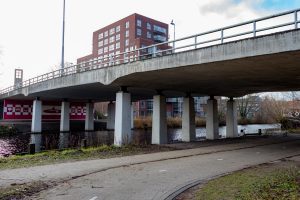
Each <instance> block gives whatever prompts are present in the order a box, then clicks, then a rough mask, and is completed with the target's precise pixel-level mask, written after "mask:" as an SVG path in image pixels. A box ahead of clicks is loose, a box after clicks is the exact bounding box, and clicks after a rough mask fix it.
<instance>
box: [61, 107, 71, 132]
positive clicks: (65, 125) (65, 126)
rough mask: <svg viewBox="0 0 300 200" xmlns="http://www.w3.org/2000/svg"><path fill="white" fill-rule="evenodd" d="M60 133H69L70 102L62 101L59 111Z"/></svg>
mask: <svg viewBox="0 0 300 200" xmlns="http://www.w3.org/2000/svg"><path fill="white" fill-rule="evenodd" d="M60 131H61V132H68V131H70V102H67V101H63V102H62V103H61V111H60Z"/></svg>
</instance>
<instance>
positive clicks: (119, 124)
mask: <svg viewBox="0 0 300 200" xmlns="http://www.w3.org/2000/svg"><path fill="white" fill-rule="evenodd" d="M298 13H299V9H298V10H293V11H288V12H285V13H280V14H278V15H273V16H269V17H265V18H261V19H256V20H252V21H249V22H245V23H241V24H237V25H233V26H229V27H224V28H221V29H217V30H213V31H209V32H206V33H200V34H197V35H193V36H189V37H186V38H181V39H178V40H175V41H169V42H165V43H161V44H157V45H152V46H149V47H145V48H141V49H135V50H133V51H131V52H123V53H121V54H119V55H115V56H114V57H110V58H109V59H107V60H96V61H91V62H87V63H80V64H77V65H74V66H71V67H69V68H65V69H64V70H57V71H54V72H51V73H47V74H44V75H41V76H38V77H35V78H33V79H29V80H27V81H24V82H23V83H21V84H19V85H15V86H12V87H10V88H7V89H5V90H2V91H1V92H0V99H31V100H34V104H33V115H32V116H33V117H32V132H40V131H41V106H42V101H44V100H61V101H62V106H61V131H69V128H70V126H69V109H70V106H69V104H70V101H83V100H84V101H86V102H87V104H86V126H85V127H86V130H93V128H94V126H93V102H101V101H112V102H113V101H115V103H110V104H109V107H108V109H109V110H108V113H109V116H108V124H107V126H108V128H110V129H115V144H116V145H122V144H125V143H128V142H130V141H131V139H130V133H131V131H130V130H131V123H132V122H131V102H132V101H137V100H141V99H149V98H153V125H152V127H153V128H152V143H153V144H163V143H166V142H167V135H166V134H167V131H166V129H167V124H166V101H165V100H166V97H184V102H183V104H184V105H183V122H182V123H183V124H182V128H183V137H182V138H183V140H184V141H192V140H194V139H195V119H194V118H195V117H194V115H195V114H194V106H193V105H194V101H193V98H192V97H195V96H210V99H209V100H208V102H207V116H206V121H207V123H206V124H207V125H206V128H207V139H211V140H213V139H217V138H218V137H219V134H218V118H217V114H218V113H217V110H218V109H217V101H216V100H215V99H214V96H225V97H228V98H229V99H230V100H229V101H228V103H227V117H226V123H227V137H237V108H236V104H235V101H234V98H235V97H240V96H243V95H246V94H250V93H257V92H275V91H291V90H294V91H297V90H300V84H299V80H300V65H299V61H300V29H298V23H299V21H298ZM288 15H292V16H294V20H292V21H288V22H285V23H281V21H280V20H279V21H280V23H279V24H275V25H274V24H272V25H271V26H269V27H263V28H260V29H257V27H258V24H259V23H260V22H264V21H265V20H269V19H273V18H277V17H282V16H283V17H285V16H288ZM249 24H250V25H253V26H252V27H253V29H251V30H249V31H248V30H245V31H244V30H243V32H238V33H234V34H232V33H231V34H226V33H227V32H226V31H228V32H230V30H231V29H233V28H236V27H242V26H244V25H249ZM278 28H285V29H281V31H279V32H278ZM218 32H219V33H220V37H218V38H213V37H211V38H210V39H209V40H205V41H203V40H201V38H202V37H203V36H207V35H210V34H215V33H218ZM232 40H233V41H232ZM190 41H192V42H190ZM169 43H170V44H173V47H174V48H172V49H167V50H157V51H154V53H152V54H151V55H150V56H149V54H146V53H143V52H145V50H147V49H148V48H153V49H159V47H160V46H162V45H168V44H169ZM178 44H180V45H181V46H180V45H178ZM175 46H176V48H175ZM128 55H132V57H131V58H129V59H126V56H128ZM149 57H151V58H150V59H149Z"/></svg>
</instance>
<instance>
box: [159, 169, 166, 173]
mask: <svg viewBox="0 0 300 200" xmlns="http://www.w3.org/2000/svg"><path fill="white" fill-rule="evenodd" d="M166 171H167V170H165V169H162V170H159V173H163V172H166Z"/></svg>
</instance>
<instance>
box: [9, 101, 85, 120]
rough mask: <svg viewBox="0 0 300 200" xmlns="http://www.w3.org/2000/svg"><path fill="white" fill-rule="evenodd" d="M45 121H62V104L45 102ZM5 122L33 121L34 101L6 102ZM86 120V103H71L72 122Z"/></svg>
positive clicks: (43, 114) (43, 116)
mask: <svg viewBox="0 0 300 200" xmlns="http://www.w3.org/2000/svg"><path fill="white" fill-rule="evenodd" d="M42 104H43V106H42V109H43V112H42V119H43V120H60V111H61V102H53V101H43V102H42ZM3 105H4V108H3V119H4V120H31V119H32V108H33V101H23V100H4V104H3ZM84 119H85V103H77V102H76V103H75V102H74V103H70V120H84Z"/></svg>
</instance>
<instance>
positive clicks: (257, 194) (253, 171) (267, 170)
mask: <svg viewBox="0 0 300 200" xmlns="http://www.w3.org/2000/svg"><path fill="white" fill-rule="evenodd" d="M194 199H197V200H202V199H205V200H210V199H222V200H229V199H230V200H232V199H237V200H239V199H243V200H253V199H256V200H263V199H264V200H265V199H266V200H268V199H270V200H271V199H272V200H275V199H276V200H277V199H278V200H279V199H282V200H283V199H284V200H297V199H300V163H299V162H291V161H289V162H280V163H277V164H266V165H260V166H257V167H254V168H250V169H245V170H242V171H239V172H235V173H233V174H230V175H227V176H223V177H221V178H217V179H214V180H211V181H209V182H208V183H207V184H205V185H203V186H201V188H200V189H198V190H197V191H196V192H195V195H194Z"/></svg>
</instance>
